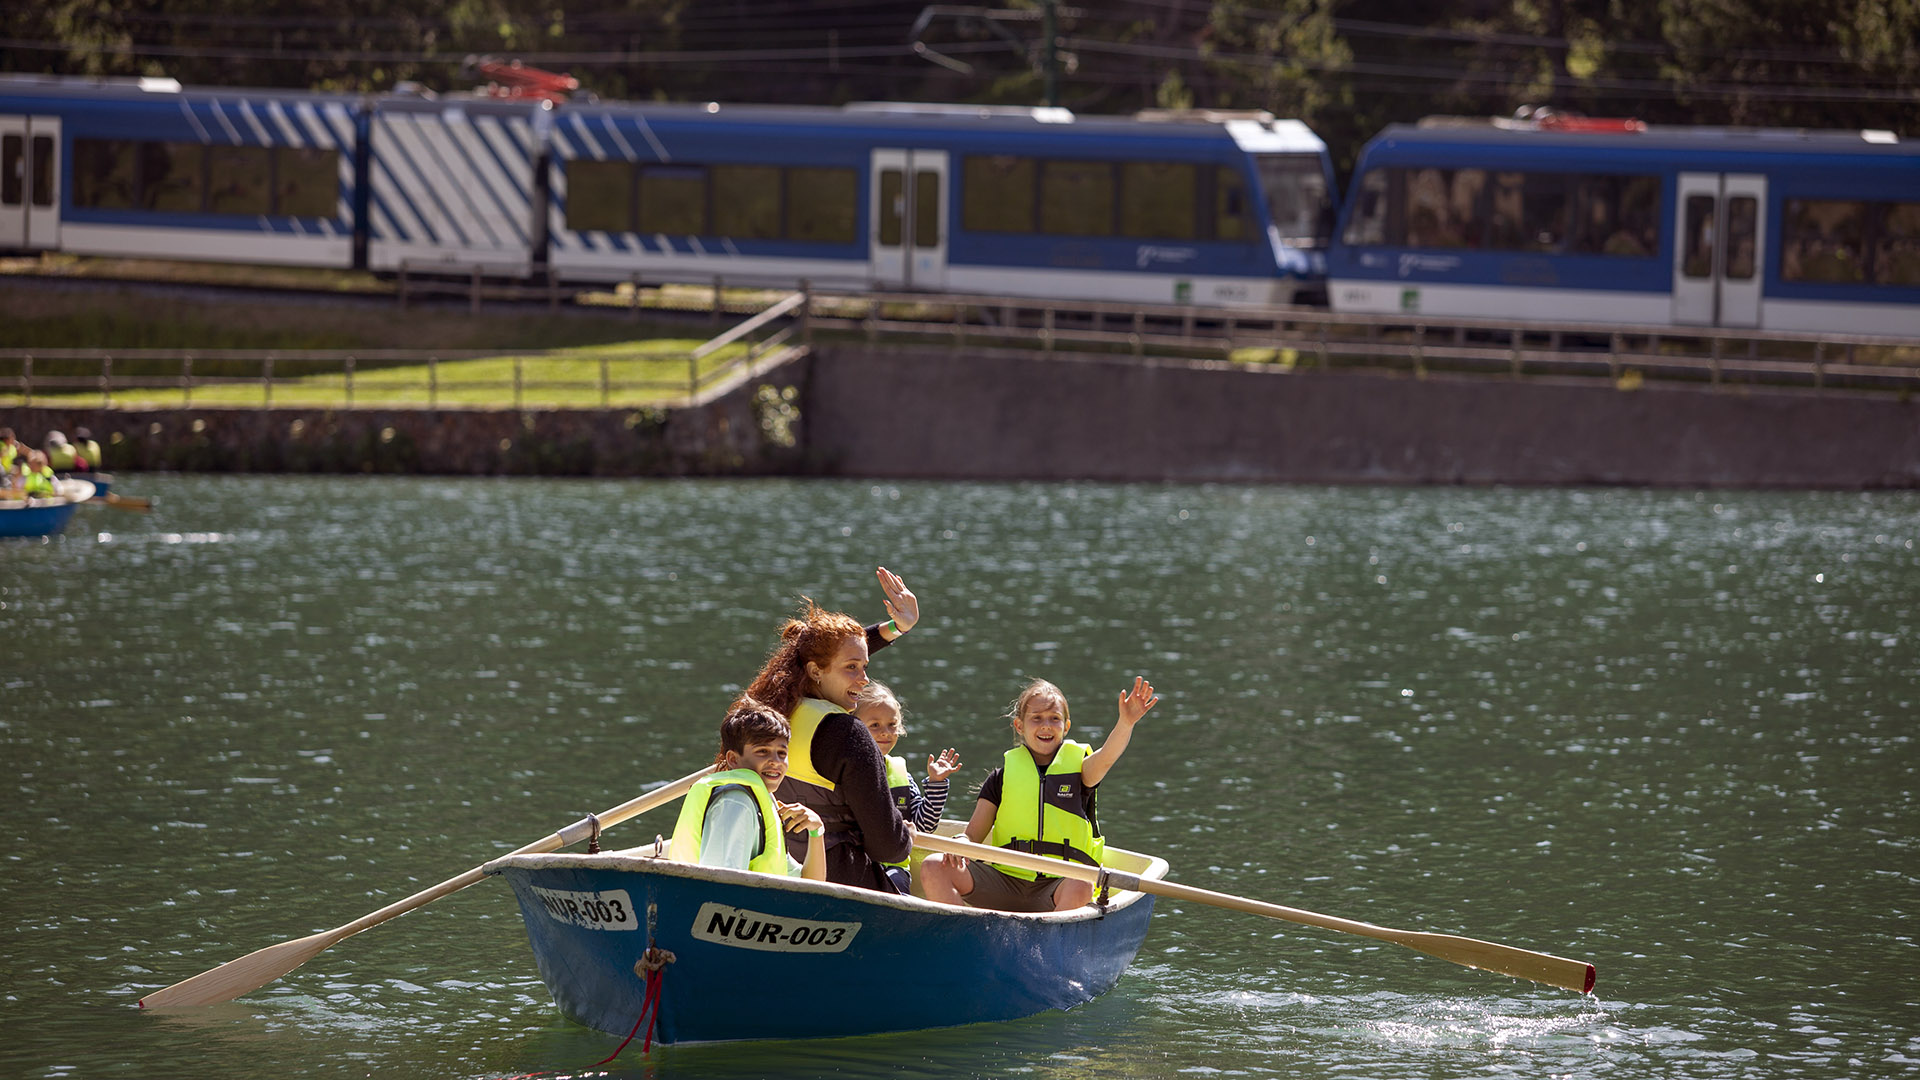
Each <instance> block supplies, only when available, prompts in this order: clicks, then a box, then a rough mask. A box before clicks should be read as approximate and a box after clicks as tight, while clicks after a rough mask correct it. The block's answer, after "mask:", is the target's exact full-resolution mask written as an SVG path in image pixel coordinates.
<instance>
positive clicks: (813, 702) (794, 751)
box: [787, 697, 847, 791]
mask: <svg viewBox="0 0 1920 1080" xmlns="http://www.w3.org/2000/svg"><path fill="white" fill-rule="evenodd" d="M846 711H847V710H845V709H843V708H841V707H840V706H838V705H835V704H834V703H833V702H831V701H822V700H820V699H819V698H812V697H810V698H801V699H800V703H799V704H798V705H795V706H794V707H793V715H791V716H789V717H787V723H788V724H789V725H790V726H791V727H792V728H793V734H792V736H791V737H789V738H788V739H787V775H788V776H791V777H793V778H794V779H795V780H805V781H806V782H807V783H809V784H812V785H814V786H815V787H820V788H825V789H826V790H828V791H832V790H833V781H831V780H829V779H827V778H826V777H824V776H821V775H820V773H819V771H818V770H817V769H815V768H814V767H813V754H812V752H811V751H812V749H813V733H814V732H815V731H817V730H819V728H820V721H822V720H824V719H826V718H827V717H829V716H832V715H833V714H834V713H843V712H846Z"/></svg>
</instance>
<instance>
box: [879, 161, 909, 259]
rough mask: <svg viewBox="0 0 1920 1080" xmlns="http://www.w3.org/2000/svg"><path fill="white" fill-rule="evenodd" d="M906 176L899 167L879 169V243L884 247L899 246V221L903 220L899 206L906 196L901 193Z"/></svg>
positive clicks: (905, 182)
mask: <svg viewBox="0 0 1920 1080" xmlns="http://www.w3.org/2000/svg"><path fill="white" fill-rule="evenodd" d="M906 177H907V174H906V173H903V172H901V171H900V170H899V169H882V170H880V243H881V244H882V245H884V246H886V247H899V246H900V230H901V223H902V222H903V221H904V220H905V218H903V217H902V216H901V214H900V207H901V200H902V199H904V198H905V197H906V196H905V195H903V194H902V192H903V191H904V190H905V188H906V185H907V179H906Z"/></svg>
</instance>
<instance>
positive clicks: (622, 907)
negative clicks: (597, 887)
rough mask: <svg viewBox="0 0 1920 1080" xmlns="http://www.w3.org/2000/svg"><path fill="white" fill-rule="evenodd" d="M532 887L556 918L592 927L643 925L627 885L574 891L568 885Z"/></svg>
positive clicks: (605, 928)
mask: <svg viewBox="0 0 1920 1080" xmlns="http://www.w3.org/2000/svg"><path fill="white" fill-rule="evenodd" d="M532 888H533V894H534V895H535V896H538V897H539V898H540V904H541V906H542V907H544V908H546V909H547V914H548V915H550V916H552V917H553V919H554V921H556V922H563V923H566V924H567V925H568V926H580V927H585V928H586V929H588V930H637V929H639V928H640V923H639V920H637V919H635V918H634V917H633V898H632V897H630V896H628V895H627V890H625V889H608V890H607V891H606V892H571V891H569V890H566V889H543V888H541V887H540V886H538V885H535V886H532Z"/></svg>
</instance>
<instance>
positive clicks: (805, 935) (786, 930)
mask: <svg viewBox="0 0 1920 1080" xmlns="http://www.w3.org/2000/svg"><path fill="white" fill-rule="evenodd" d="M859 932H860V924H859V923H857V922H825V921H822V920H818V919H790V918H788V917H786V916H784V915H763V914H761V913H760V912H758V911H748V910H747V909H745V908H737V907H727V906H726V905H725V904H715V903H706V904H702V905H700V911H699V913H698V914H696V915H694V917H693V936H694V937H696V938H699V939H700V940H701V941H711V942H713V943H714V944H715V945H731V946H733V947H734V948H736V949H760V950H762V951H765V952H811V953H831V952H843V951H845V950H846V947H847V946H848V945H851V944H853V935H855V934H857V933H859Z"/></svg>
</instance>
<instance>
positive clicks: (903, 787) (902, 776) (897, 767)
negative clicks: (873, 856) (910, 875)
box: [881, 754, 913, 867]
mask: <svg viewBox="0 0 1920 1080" xmlns="http://www.w3.org/2000/svg"><path fill="white" fill-rule="evenodd" d="M886 758H887V791H888V792H889V793H890V794H891V795H892V796H893V806H894V809H896V810H898V811H900V816H901V817H902V818H905V819H906V820H908V821H912V820H913V815H912V814H911V812H909V811H908V809H907V807H908V805H909V804H910V803H911V802H912V801H913V775H912V774H911V773H909V772H907V759H906V758H903V757H894V756H893V755H892V754H888V755H886ZM908 857H909V858H911V857H912V853H911V852H909V853H908ZM881 865H882V866H901V867H904V866H906V865H907V859H901V860H900V861H899V862H890V863H882V864H881Z"/></svg>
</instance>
